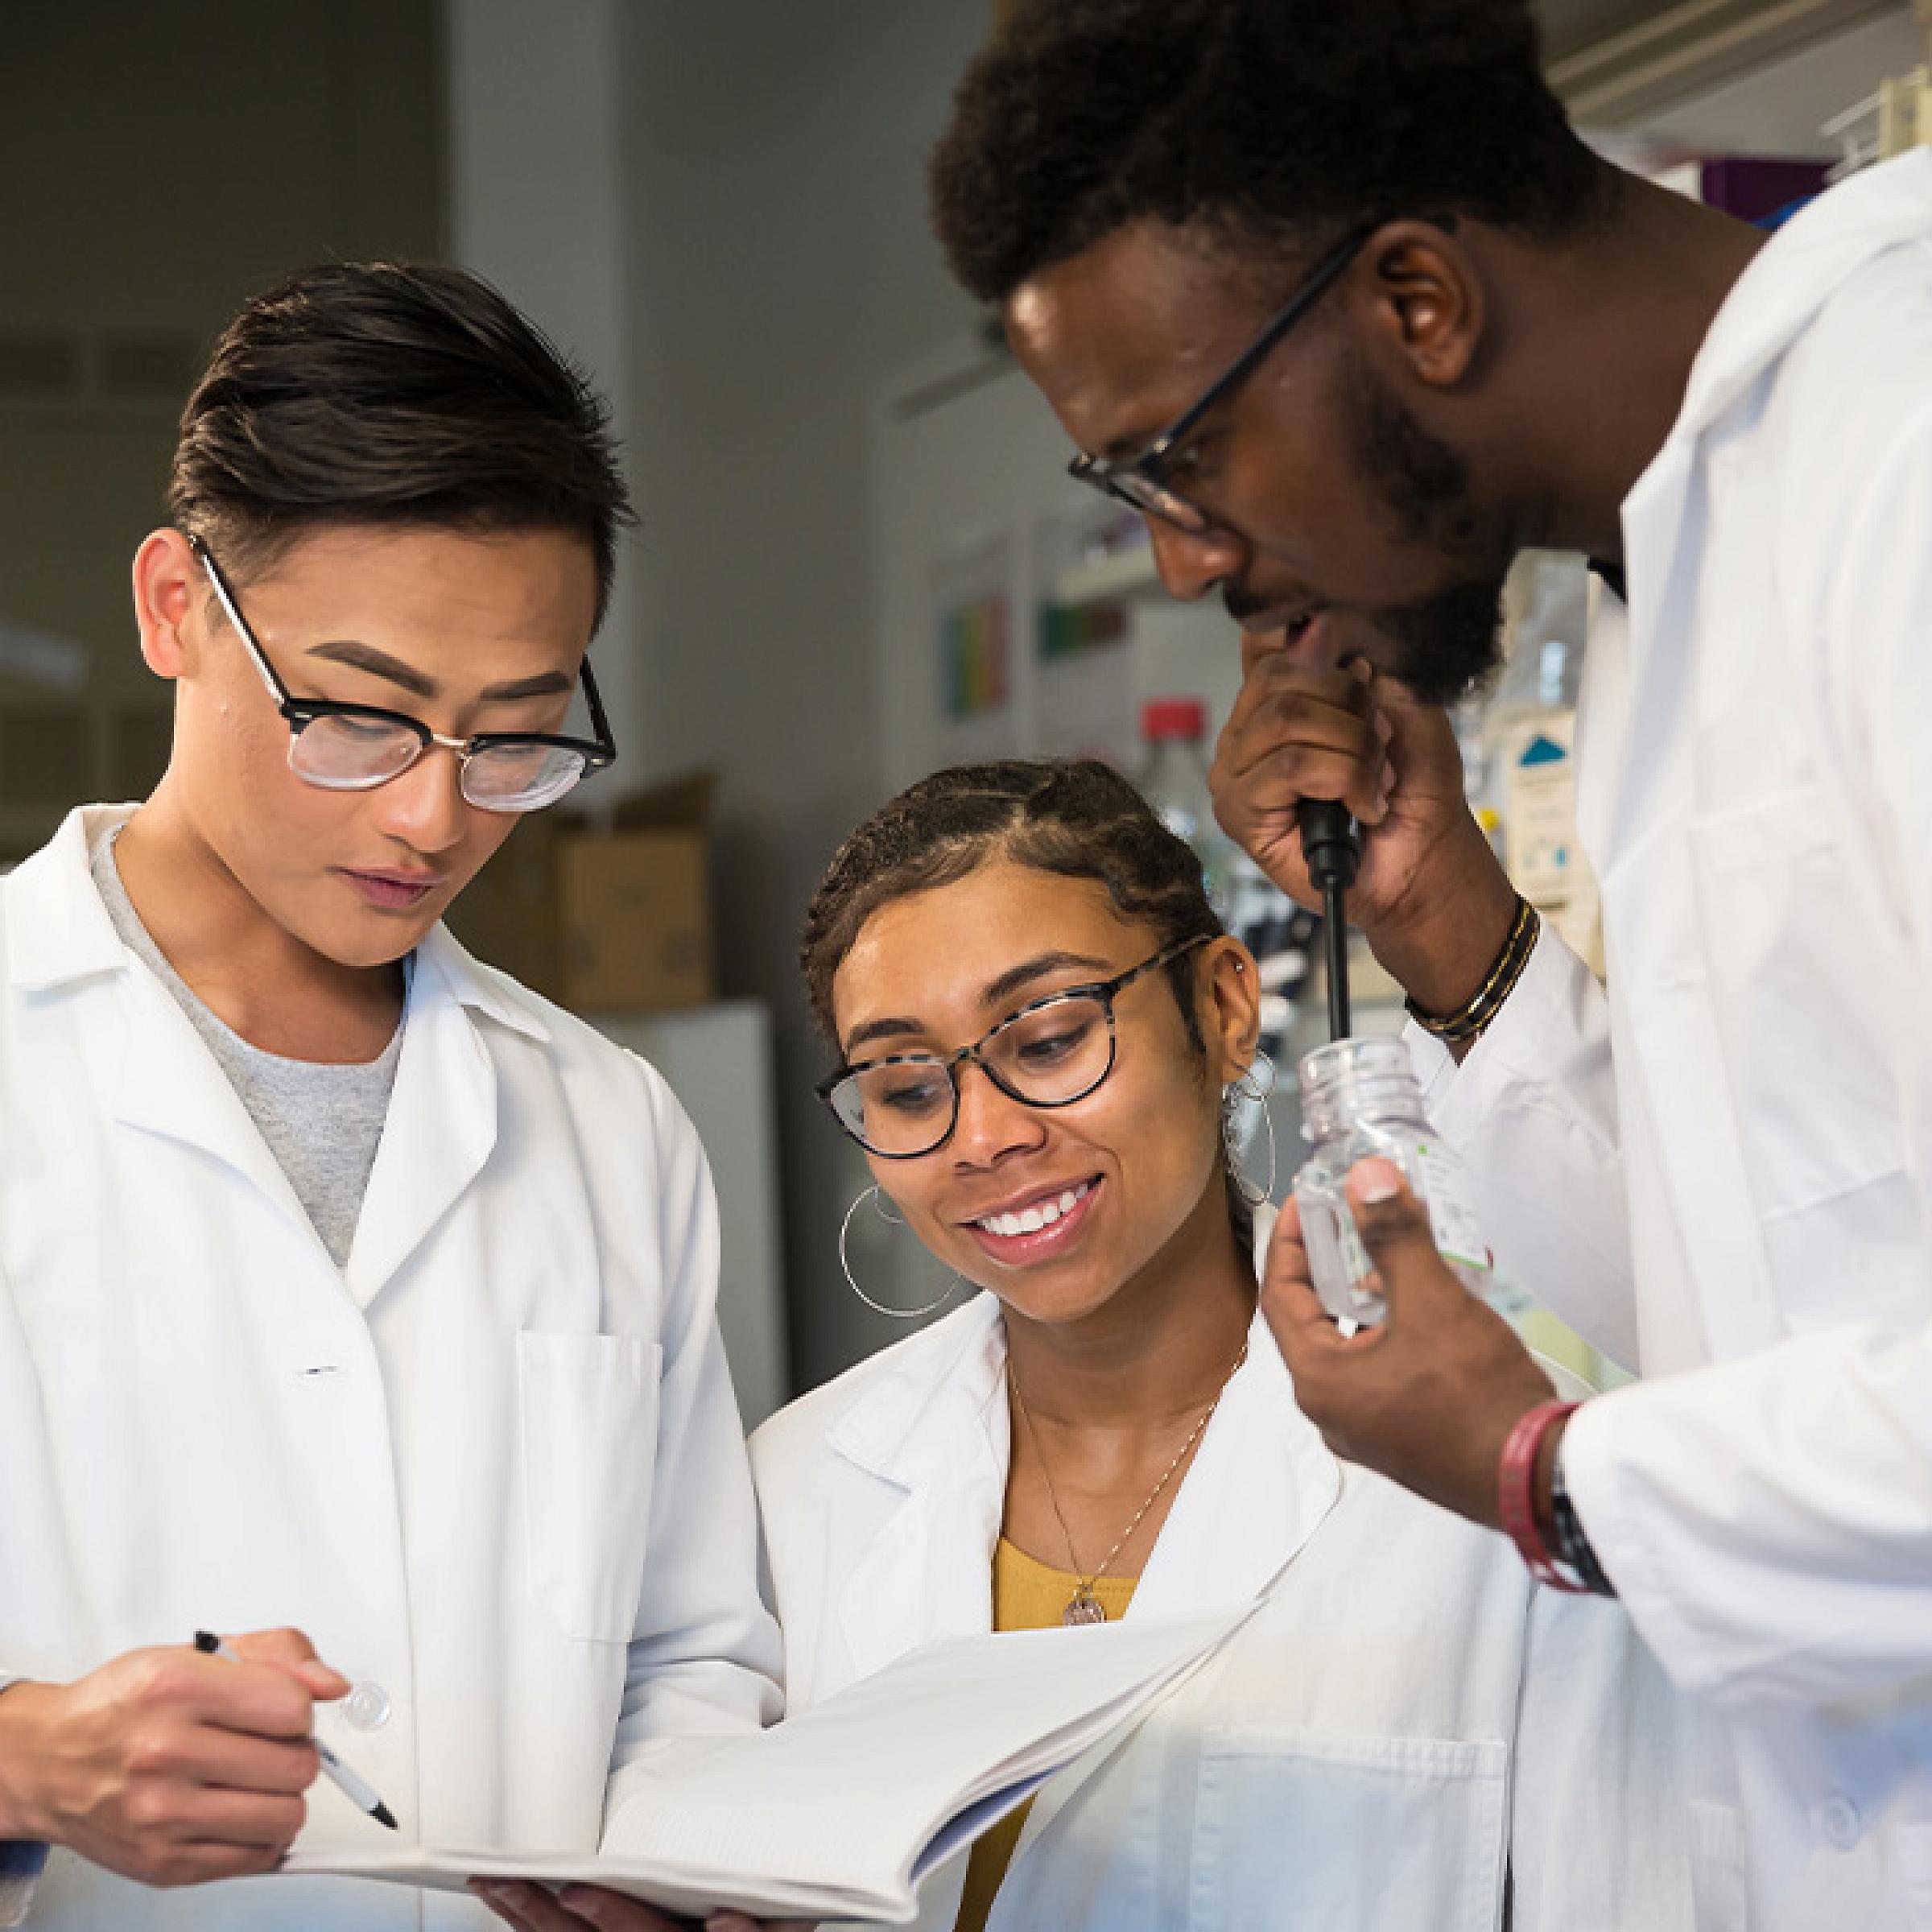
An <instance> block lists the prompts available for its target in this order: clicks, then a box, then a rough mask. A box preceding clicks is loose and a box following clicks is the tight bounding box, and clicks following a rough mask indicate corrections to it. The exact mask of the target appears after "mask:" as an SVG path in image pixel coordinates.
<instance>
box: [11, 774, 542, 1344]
mask: <svg viewBox="0 0 1932 1932" xmlns="http://www.w3.org/2000/svg"><path fill="white" fill-rule="evenodd" d="M131 809H132V807H127V806H89V807H81V808H80V809H79V810H76V811H72V812H70V813H69V814H68V817H67V819H65V820H64V823H63V824H62V825H61V827H60V831H59V832H57V833H56V835H55V836H54V838H53V840H52V841H51V842H50V843H49V844H47V845H46V846H45V847H43V848H42V849H41V850H40V851H39V852H36V853H35V855H34V856H33V857H31V859H28V860H27V861H25V863H23V865H21V866H20V867H19V869H18V870H17V871H15V872H14V873H13V874H12V875H11V876H10V877H9V878H8V879H7V880H6V881H5V888H4V890H5V891H6V906H7V918H6V942H7V947H8V973H9V976H10V980H11V982H12V984H13V985H14V986H15V987H17V988H19V989H22V990H23V991H28V992H52V991H55V990H57V989H61V988H64V987H67V986H70V985H77V984H79V983H81V982H83V981H85V980H87V979H89V978H91V977H94V976H101V975H108V974H122V975H125V976H126V988H127V997H128V998H129V1000H130V1001H131V1005H130V1009H129V1023H128V1027H127V1033H126V1043H125V1047H124V1050H123V1052H122V1058H121V1060H120V1063H119V1067H118V1072H117V1074H116V1075H115V1077H114V1088H113V1102H112V1104H113V1107H114V1114H115V1117H116V1118H117V1119H118V1120H119V1121H122V1123H123V1124H124V1125H127V1126H130V1127H133V1128H135V1129H139V1130H141V1131H143V1132H147V1133H155V1134H159V1135H163V1136H165V1137H168V1138H170V1139H173V1140H177V1141H183V1142H184V1143H186V1144H188V1145H190V1146H197V1147H200V1149H202V1150H204V1152H206V1153H208V1154H211V1155H213V1157H214V1158H216V1159H217V1160H219V1161H221V1162H223V1163H224V1164H225V1166H229V1168H231V1169H233V1170H234V1171H235V1172H236V1173H237V1174H241V1175H242V1176H243V1177H244V1178H245V1179H247V1180H248V1181H249V1182H250V1183H252V1184H253V1185H254V1187H256V1188H257V1189H258V1191H260V1192H261V1193H262V1194H263V1195H266V1196H267V1197H268V1198H269V1199H270V1200H272V1201H274V1202H275V1203H276V1205H277V1206H278V1207H279V1208H280V1209H281V1210H282V1212H283V1213H284V1214H286V1215H287V1216H288V1217H289V1218H290V1219H291V1220H293V1221H295V1223H296V1224H297V1225H298V1226H300V1227H303V1228H308V1229H309V1230H310V1232H312V1227H311V1224H310V1223H309V1220H308V1215H307V1213H306V1212H304V1210H303V1208H302V1206H301V1203H300V1202H299V1200H298V1199H296V1197H295V1192H294V1190H293V1189H292V1188H291V1187H290V1186H289V1183H288V1179H287V1176H286V1175H285V1174H283V1171H282V1169H281V1166H280V1164H279V1162H277V1161H276V1160H275V1157H274V1155H273V1154H271V1153H270V1150H269V1149H268V1147H267V1146H266V1143H265V1142H264V1141H263V1140H262V1137H261V1134H260V1133H258V1131H257V1130H256V1128H255V1125H254V1121H252V1120H250V1117H249V1115H248V1111H247V1109H246V1107H245V1106H243V1104H242V1100H241V1098H240V1096H238V1095H237V1093H236V1092H235V1091H234V1088H233V1086H232V1085H231V1084H229V1080H228V1079H227V1077H226V1075H225V1074H224V1073H223V1072H222V1071H221V1067H220V1065H219V1064H218V1063H217V1061H216V1060H215V1059H214V1057H213V1055H212V1054H210V1053H209V1052H208V1049H207V1047H206V1045H205V1043H204V1042H203V1041H202V1039H201V1038H200V1035H199V1034H197V1033H196V1031H195V1029H194V1026H193V1024H192V1022H191V1021H190V1020H189V1019H188V1016H187V1015H186V1014H185V1013H184V1012H183V1011H182V1010H181V1009H180V1005H179V1004H178V1002H177V1001H175V997H174V995H173V994H172V993H171V992H169V990H168V989H167V988H166V987H165V986H163V985H162V984H161V983H160V981H159V980H157V979H156V978H155V976H154V975H153V974H152V973H151V972H149V971H148V970H147V968H146V967H145V966H144V965H143V964H142V962H141V960H139V958H138V956H136V955H135V954H134V953H133V952H131V951H130V950H129V948H128V947H126V945H125V944H124V943H122V939H121V935H120V934H119V933H118V931H116V930H115V928H114V921H113V919H111V918H110V917H109V914H108V910H107V908H106V906H105V905H104V904H103V903H102V902H101V895H100V893H99V890H97V887H96V886H95V885H94V881H93V874H92V872H91V869H90V868H89V857H88V855H89V848H90V844H91V840H92V839H93V836H95V834H96V833H97V832H98V830H99V829H100V828H101V825H102V824H103V823H104V822H105V821H109V820H111V819H114V818H116V817H125V816H126V814H127V813H128V811H130V810H131ZM473 1014H474V1015H481V1016H482V1017H483V1018H485V1019H487V1020H489V1021H492V1022H495V1023H497V1024H498V1025H500V1026H504V1027H506V1028H508V1029H510V1030H511V1031H513V1032H515V1033H517V1034H521V1035H522V1036H523V1037H524V1038H527V1039H530V1040H532V1041H534V1042H536V1043H537V1044H539V1046H541V1045H544V1044H547V1042H549V1040H550V1038H551V1033H550V1029H549V1027H548V1026H547V1023H546V1022H545V1020H544V1018H543V1008H542V1005H541V1002H539V1001H536V1000H535V998H534V997H532V996H530V995H529V994H527V993H524V991H523V989H522V988H521V987H519V986H518V985H516V984H515V982H514V980H508V979H506V978H505V977H504V976H502V975H501V974H499V973H494V972H491V971H490V970H489V968H485V967H482V966H480V965H479V964H477V962H476V961H475V960H473V959H472V958H471V957H470V956H469V954H468V953H467V952H464V949H463V948H462V947H461V946H460V945H459V944H457V943H456V940H455V939H452V937H451V936H450V935H449V934H448V932H447V931H445V930H444V928H443V927H440V926H439V927H436V928H435V929H434V930H433V931H431V932H430V933H429V934H428V935H427V936H426V937H425V938H424V939H423V942H422V943H421V944H420V945H419V947H417V949H416V953H415V970H414V972H412V973H411V984H410V993H409V1005H408V1010H407V1017H406V1024H405V1027H404V1032H403V1053H402V1058H401V1060H400V1062H399V1063H398V1067H397V1071H396V1085H395V1091H394V1094H393V1096H391V1099H390V1110H389V1117H388V1119H387V1121H386V1122H385V1124H384V1127H383V1132H382V1141H381V1144H380V1146H379V1149H378V1154H377V1158H376V1165H375V1168H374V1171H373V1172H372V1174H370V1176H369V1191H368V1193H367V1194H366V1195H365V1197H364V1200H363V1205H362V1212H361V1216H360V1218H359V1220H358V1221H357V1228H356V1235H355V1240H354V1242H353V1246H352V1248H351V1249H350V1253H349V1261H348V1265H347V1269H346V1270H345V1273H346V1277H347V1280H348V1283H349V1290H350V1292H351V1294H353V1297H354V1298H355V1299H356V1301H357V1302H358V1303H359V1304H360V1305H361V1306H363V1307H367V1306H368V1304H369V1302H370V1301H371V1300H373V1299H374V1297H375V1295H376V1294H377V1293H378V1291H379V1290H380V1289H381V1288H382V1286H383V1285H384V1283H385V1282H387V1281H389V1280H390V1278H392V1277H393V1276H394V1274H395V1273H396V1271H397V1269H398V1268H400V1267H401V1266H402V1265H403V1262H404V1261H407V1259H408V1257H409V1256H410V1254H411V1253H413V1252H414V1250H415V1249H416V1247H417V1246H418V1245H419V1244H420V1243H421V1241H422V1240H423V1237H424V1236H426V1235H427V1232H429V1230H430V1229H431V1228H432V1227H433V1226H434V1225H435V1224H436V1222H437V1221H438V1220H440V1218H441V1217H442V1216H443V1215H444V1213H446V1212H448V1208H450V1206H451V1205H452V1203H453V1202H454V1201H455V1200H456V1198H457V1196H458V1195H460V1194H461V1193H462V1191H464V1188H465V1187H468V1186H469V1183H470V1182H471V1181H472V1180H473V1179H475V1178H476V1176H477V1174H478V1173H480V1172H481V1169H482V1167H483V1165H484V1163H485V1162H486V1161H487V1159H488V1158H489V1154H490V1151H491V1150H492V1149H493V1147H494V1146H495V1144H496V1133H497V1088H496V1073H495V1068H494V1067H493V1063H492V1062H491V1059H490V1055H489V1051H488V1049H487V1047H486V1046H485V1042H484V1040H483V1038H482V1036H481V1033H480V1032H479V1030H478V1029H477V1026H475V1024H473V1019H472V1017H471V1016H472V1015H473ZM318 1245H319V1244H318Z"/></svg>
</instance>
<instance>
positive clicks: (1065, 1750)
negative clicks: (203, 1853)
mask: <svg viewBox="0 0 1932 1932" xmlns="http://www.w3.org/2000/svg"><path fill="white" fill-rule="evenodd" d="M1254 1607H1255V1606H1254V1604H1253V1603H1249V1604H1241V1605H1240V1606H1238V1607H1236V1608H1229V1609H1225V1610H1220V1611H1217V1612H1215V1613H1214V1614H1213V1615H1212V1616H1190V1617H1185V1618H1174V1617H1166V1618H1162V1617H1150V1618H1149V1619H1147V1620H1145V1621H1134V1620H1128V1621H1125V1622H1123V1623H1118V1624H1100V1625H1097V1626H1094V1627H1092V1628H1089V1629H1071V1630H1064V1629H1062V1630H1025V1631H1014V1632H1012V1633H1007V1634H1005V1635H1001V1636H977V1637H954V1638H948V1639H947V1640H946V1641H943V1642H939V1643H935V1644H931V1645H927V1646H926V1647H925V1648H924V1649H919V1650H915V1651H913V1652H912V1653H910V1654H909V1655H907V1656H906V1657H901V1658H900V1659H899V1660H898V1662H895V1663H893V1664H890V1665H888V1666H886V1668H885V1669H884V1670H880V1671H878V1672H877V1673H876V1674H874V1675H873V1676H871V1677H869V1678H864V1679H862V1680H861V1682H858V1683H857V1684H854V1685H852V1686H851V1687H850V1688H849V1689H848V1690H846V1691H842V1692H841V1693H840V1695H838V1696H836V1697H834V1698H830V1699H827V1701H826V1702H825V1703H823V1704H819V1705H817V1706H815V1707H814V1708H812V1709H811V1710H809V1711H803V1712H801V1713H800V1714H799V1715H798V1716H797V1717H795V1718H791V1719H787V1720H786V1722H785V1723H783V1724H779V1725H778V1726H776V1727H775V1728H773V1729H772V1730H770V1731H766V1732H755V1733H750V1734H742V1735H739V1736H731V1737H709V1738H671V1739H663V1740H659V1741H658V1743H657V1744H654V1745H653V1746H652V1747H651V1748H650V1752H649V1754H648V1755H647V1756H646V1757H645V1758H643V1759H642V1761H639V1762H638V1764H637V1765H634V1767H633V1768H632V1769H630V1770H629V1771H627V1772H626V1774H625V1797H624V1799H623V1801H622V1802H621V1805H620V1806H618V1808H617V1810H615V1811H614V1812H613V1814H612V1816H611V1818H610V1819H609V1823H608V1824H607V1826H606V1827H605V1833H604V1843H603V1845H602V1847H601V1851H600V1852H598V1853H597V1855H595V1856H592V1855H590V1854H588V1853H582V1854H574V1855H573V1854H568V1853H567V1854H561V1855H559V1854H543V1853H538V1854H529V1855H518V1856H510V1855H507V1854H505V1853H503V1852H500V1851H499V1852H480V1851H479V1852H471V1851H466V1850H464V1848H462V1847H456V1846H437V1847H429V1846H423V1845H415V1846H411V1845H408V1844H403V1845H397V1844H396V1843H395V1842H394V1839H393V1838H390V1835H389V1834H388V1833H387V1832H385V1831H381V1830H380V1828H379V1827H375V1826H373V1825H372V1826H371V1827H370V1838H371V1841H372V1842H371V1843H370V1844H369V1847H368V1849H367V1851H366V1852H361V1851H359V1850H352V1849H349V1848H348V1847H341V1846H336V1847H316V1849H315V1850H313V1851H308V1852H305V1851H304V1850H303V1848H302V1847H301V1846H300V1844H299V1843H298V1844H297V1847H296V1848H295V1852H293V1853H292V1854H291V1856H290V1857H289V1859H288V1860H287V1863H286V1864H285V1865H284V1866H283V1869H284V1870H286V1871H290V1872H335V1873H340V1874H344V1875H349V1876H360V1877H366V1878H379V1879H392V1880H396V1881H398V1882H399V1883H401V1884H404V1885H430V1886H438V1887H442V1888H445V1889H456V1888H457V1887H460V1885H462V1884H463V1882H464V1880H465V1879H467V1878H469V1877H470V1876H480V1877H498V1878H533V1879H536V1880H541V1881H543V1882H544V1883H546V1884H551V1885H562V1884H567V1883H570V1882H572V1881H580V1882H583V1883H585V1884H589V1885H605V1886H609V1887H610V1888H611V1889H613V1890H616V1891H619V1892H625V1893H630V1895H631V1896H632V1897H636V1898H641V1899H644V1900H646V1901H649V1902H650V1904H652V1905H657V1906H659V1907H660V1908H662V1909H665V1910H667V1911H671V1912H676V1913H692V1914H696V1915H700V1916H701V1915H702V1914H703V1913H705V1912H707V1911H709V1910H713V1909H720V1908H724V1907H728V1906H735V1907H736V1908H737V1909H739V1910H741V1911H745V1912H749V1913H752V1914H753V1916H754V1917H758V1918H806V1919H828V1918H865V1919H880V1920H887V1921H891V1922H906V1921H907V1920H910V1918H913V1916H914V1912H915V1910H916V1906H915V1902H914V1900H915V1894H916V1893H917V1892H918V1890H919V1885H920V1883H921V1881H922V1880H923V1879H924V1878H925V1877H926V1876H927V1874H928V1873H929V1872H931V1871H932V1870H933V1869H934V1868H935V1867H937V1866H938V1865H939V1864H943V1862H944V1861H945V1860H947V1858H949V1857H950V1856H952V1854H953V1853H955V1852H958V1851H960V1849H962V1848H963V1847H965V1846H966V1845H968V1844H969V1843H971V1842H972V1839H974V1838H975V1837H976V1835H978V1834H979V1833H980V1832H981V1831H985V1828H986V1827H987V1826H988V1825H989V1824H991V1823H993V1820H994V1819H996V1818H999V1817H1000V1816H1001V1815H1002V1814H1004V1813H1005V1812H1007V1811H1009V1810H1011V1809H1012V1808H1013V1806H1015V1805H1018V1804H1019V1803H1021V1802H1022V1801H1023V1800H1024V1799H1026V1798H1028V1797H1030V1795H1031V1794H1032V1793H1033V1792H1034V1790H1037V1789H1038V1786H1039V1785H1041V1784H1042V1782H1043V1781H1045V1780H1046V1779H1047V1778H1048V1777H1051V1775H1052V1774H1053V1773H1055V1771H1057V1770H1059V1769H1060V1768H1061V1767H1062V1766H1063V1765H1067V1764H1069V1763H1071V1761H1073V1760H1074V1759H1075V1757H1080V1755H1081V1754H1082V1753H1083V1752H1085V1751H1087V1750H1088V1748H1090V1747H1092V1745H1094V1744H1097V1743H1099V1742H1100V1740H1103V1739H1104V1738H1105V1737H1106V1736H1107V1735H1108V1732H1111V1731H1113V1730H1115V1729H1116V1728H1118V1727H1120V1726H1122V1725H1124V1724H1126V1723H1127V1722H1128V1721H1129V1719H1132V1718H1133V1717H1135V1716H1136V1715H1138V1714H1139V1713H1140V1712H1141V1711H1143V1710H1145V1709H1146V1707H1147V1706H1148V1705H1149V1704H1150V1703H1151V1702H1152V1701H1153V1700H1154V1699H1155V1698H1157V1697H1158V1696H1159V1695H1161V1693H1162V1691H1166V1690H1167V1689H1168V1688H1170V1686H1172V1685H1174V1684H1175V1683H1177V1682H1179V1681H1180V1679H1181V1678H1183V1677H1184V1676H1186V1675H1187V1674H1188V1673H1189V1672H1190V1671H1191V1670H1193V1669H1195V1666H1198V1665H1199V1663H1201V1662H1203V1659H1205V1658H1206V1657H1208V1655H1209V1654H1210V1653H1212V1651H1213V1650H1214V1649H1215V1648H1216V1646H1217V1645H1220V1643H1221V1642H1222V1641H1223V1640H1224V1639H1225V1638H1226V1637H1228V1635H1229V1634H1230V1633H1232V1631H1233V1630H1235V1629H1236V1628H1237V1627H1238V1626H1239V1625H1240V1624H1241V1623H1243V1622H1244V1621H1245V1620H1246V1619H1247V1618H1248V1617H1249V1616H1250V1615H1252V1614H1253V1609H1254ZM376 1839H389V1843H388V1844H386V1845H384V1844H380V1843H375V1842H374V1840H376Z"/></svg>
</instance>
